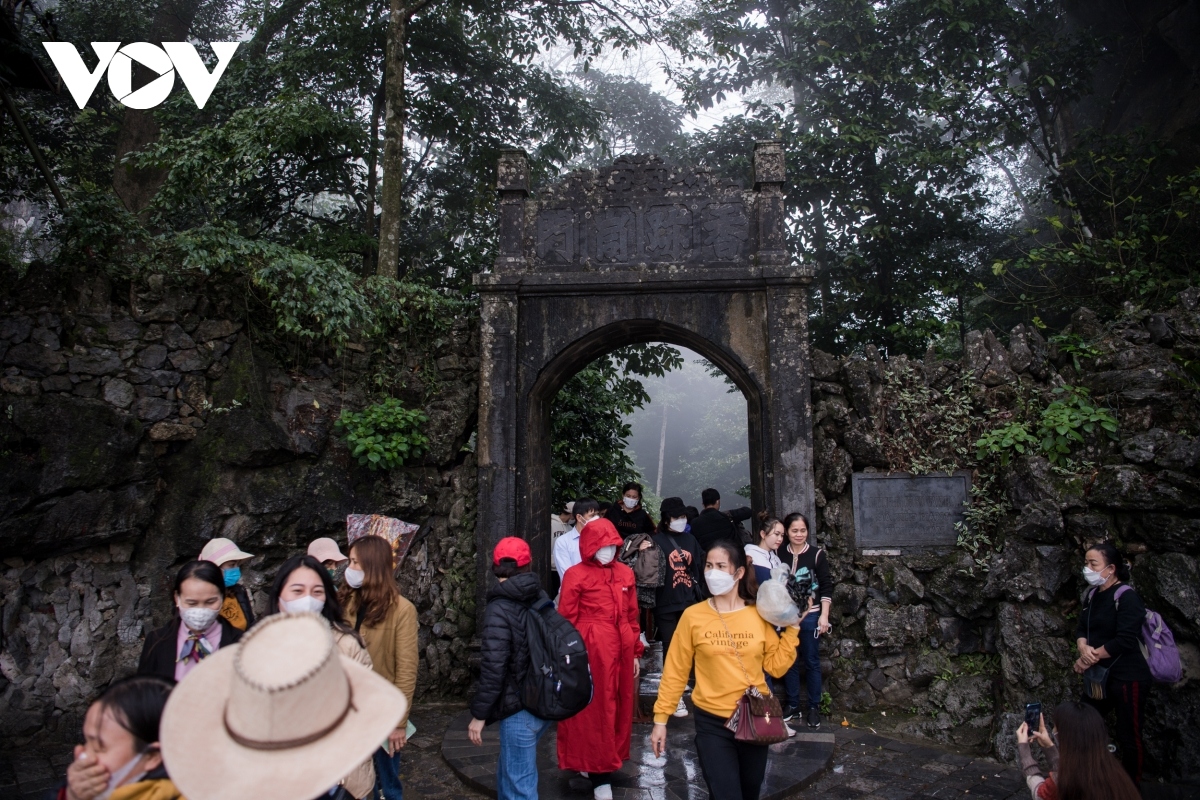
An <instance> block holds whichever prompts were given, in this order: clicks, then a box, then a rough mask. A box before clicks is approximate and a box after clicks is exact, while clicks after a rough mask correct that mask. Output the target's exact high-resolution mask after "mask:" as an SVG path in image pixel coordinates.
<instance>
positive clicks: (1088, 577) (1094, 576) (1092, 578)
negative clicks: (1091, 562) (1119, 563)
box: [1083, 567, 1108, 586]
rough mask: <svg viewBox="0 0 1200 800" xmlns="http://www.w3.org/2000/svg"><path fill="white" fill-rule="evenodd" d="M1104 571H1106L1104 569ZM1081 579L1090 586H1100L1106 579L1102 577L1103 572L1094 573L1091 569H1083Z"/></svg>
mask: <svg viewBox="0 0 1200 800" xmlns="http://www.w3.org/2000/svg"><path fill="white" fill-rule="evenodd" d="M1104 569H1108V567H1105V568H1104ZM1083 579H1084V580H1085V581H1087V582H1088V583H1089V584H1090V585H1092V586H1102V585H1103V584H1104V581H1106V580H1107V578H1105V577H1104V571H1103V570H1101V571H1100V572H1096V571H1095V570H1093V569H1092V568H1091V567H1084V568H1083Z"/></svg>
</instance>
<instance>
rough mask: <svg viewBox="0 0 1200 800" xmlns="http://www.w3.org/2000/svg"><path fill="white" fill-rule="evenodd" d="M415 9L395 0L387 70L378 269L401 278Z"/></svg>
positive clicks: (390, 23) (382, 272)
mask: <svg viewBox="0 0 1200 800" xmlns="http://www.w3.org/2000/svg"><path fill="white" fill-rule="evenodd" d="M412 13H413V12H412V10H411V9H409V8H407V7H405V6H404V5H402V4H401V3H399V2H397V1H396V0H392V10H391V19H390V20H389V22H388V34H387V56H386V59H387V66H386V68H385V70H384V82H383V86H384V89H383V92H384V98H385V110H384V129H383V191H382V192H381V196H380V203H379V205H380V216H379V260H378V261H377V262H376V265H375V272H376V273H377V274H379V275H386V276H389V277H392V278H395V277H398V270H399V265H400V220H401V216H402V214H403V211H404V194H403V188H404V186H403V182H404V121H405V119H404V118H405V112H406V111H407V106H406V104H405V97H404V77H405V63H404V62H405V58H406V56H407V54H408V52H407V48H408V42H407V41H406V37H407V35H408V20H409V18H410V15H411V14H412Z"/></svg>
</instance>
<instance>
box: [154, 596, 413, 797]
mask: <svg viewBox="0 0 1200 800" xmlns="http://www.w3.org/2000/svg"><path fill="white" fill-rule="evenodd" d="M407 710H408V700H407V699H406V698H405V697H404V695H403V694H402V693H401V692H400V690H399V689H397V688H396V687H395V686H393V685H392V684H391V683H389V682H388V681H387V680H385V679H384V678H382V677H380V676H379V675H376V674H375V673H374V672H373V671H371V670H370V669H368V668H367V667H364V666H362V665H361V664H358V663H356V662H354V661H352V660H350V659H349V658H346V657H345V656H343V655H341V654H340V653H339V651H338V649H337V647H336V646H335V645H334V641H333V633H332V631H331V630H330V627H329V623H328V622H327V621H326V620H325V619H324V618H323V617H320V616H318V615H316V614H273V615H271V616H269V617H267V618H266V619H264V620H263V621H262V622H260V623H258V625H256V626H255V627H253V628H252V629H251V630H250V632H249V633H247V634H246V635H245V636H244V637H243V638H242V640H241V642H239V643H238V644H235V645H232V646H230V647H223V648H221V649H220V650H218V651H217V652H216V653H213V654H212V655H211V656H209V657H208V658H206V659H204V660H203V661H201V662H200V663H199V664H198V665H197V666H196V668H195V669H193V670H192V671H191V672H190V673H188V675H187V677H186V678H185V679H184V680H182V681H180V683H179V685H178V686H176V687H175V689H174V691H172V692H171V697H170V698H169V699H168V700H167V705H166V708H165V709H164V710H163V717H162V724H161V730H160V740H161V743H162V756H163V762H164V763H165V764H166V768H167V772H168V773H169V774H170V776H171V779H172V780H173V781H174V782H175V785H176V786H177V787H178V788H179V791H180V792H181V793H182V794H183V796H184V797H187V798H188V800H241V799H242V798H246V799H247V800H249V799H250V798H253V799H254V800H298V799H300V798H315V797H318V796H319V795H321V794H322V793H324V792H327V791H328V790H329V789H331V788H333V787H334V786H335V785H336V784H337V783H338V782H339V781H340V780H341V779H342V778H344V777H345V776H346V775H348V774H349V773H350V772H352V771H353V770H354V769H356V768H357V767H358V765H359V764H361V763H363V762H364V761H366V760H367V758H369V757H370V756H371V754H372V753H373V752H375V750H376V749H377V748H378V747H379V743H380V742H382V741H384V740H385V739H386V738H387V735H388V734H389V733H391V731H393V730H394V729H395V728H396V725H397V724H399V722H400V720H401V719H403V717H404V714H405V712H406V711H407Z"/></svg>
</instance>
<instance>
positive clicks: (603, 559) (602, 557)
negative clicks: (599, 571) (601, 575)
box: [596, 544, 617, 564]
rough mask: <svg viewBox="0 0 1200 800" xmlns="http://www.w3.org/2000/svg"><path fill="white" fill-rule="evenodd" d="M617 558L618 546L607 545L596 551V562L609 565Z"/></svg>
mask: <svg viewBox="0 0 1200 800" xmlns="http://www.w3.org/2000/svg"><path fill="white" fill-rule="evenodd" d="M616 557H617V546H616V545H615V544H606V545H604V547H601V548H600V549H599V550H597V551H596V560H597V561H599V562H600V563H601V564H608V563H609V562H611V561H612V560H613V559H614V558H616Z"/></svg>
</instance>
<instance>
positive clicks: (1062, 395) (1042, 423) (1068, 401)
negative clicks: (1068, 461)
mask: <svg viewBox="0 0 1200 800" xmlns="http://www.w3.org/2000/svg"><path fill="white" fill-rule="evenodd" d="M1053 394H1054V395H1055V396H1056V398H1057V399H1055V400H1053V401H1051V403H1050V404H1049V405H1047V406H1046V408H1045V410H1043V411H1042V415H1041V419H1040V420H1039V422H1038V430H1037V436H1038V438H1039V439H1040V440H1041V448H1042V452H1043V453H1045V454H1046V457H1047V458H1048V459H1050V462H1051V463H1053V464H1058V463H1061V462H1062V461H1063V460H1064V459H1065V458H1066V457H1067V456H1069V455H1070V454H1071V446H1072V444H1075V443H1080V442H1082V441H1083V434H1085V433H1099V432H1101V431H1103V432H1104V435H1105V436H1107V437H1108V438H1109V439H1112V440H1116V438H1117V419H1116V417H1114V416H1113V415H1112V413H1111V412H1110V411H1109V410H1108V409H1107V408H1103V407H1101V406H1097V405H1094V404H1093V403H1092V400H1091V397H1090V393H1089V392H1088V390H1087V389H1085V388H1083V387H1081V386H1059V387H1058V388H1056V389H1054V390H1053Z"/></svg>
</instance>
